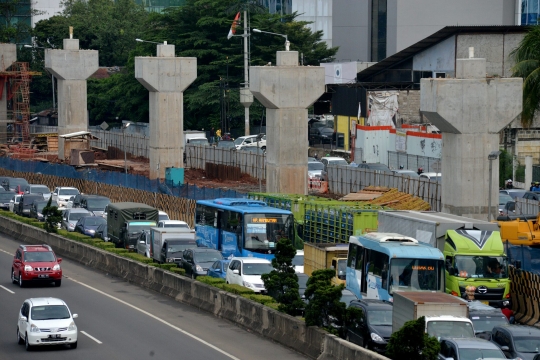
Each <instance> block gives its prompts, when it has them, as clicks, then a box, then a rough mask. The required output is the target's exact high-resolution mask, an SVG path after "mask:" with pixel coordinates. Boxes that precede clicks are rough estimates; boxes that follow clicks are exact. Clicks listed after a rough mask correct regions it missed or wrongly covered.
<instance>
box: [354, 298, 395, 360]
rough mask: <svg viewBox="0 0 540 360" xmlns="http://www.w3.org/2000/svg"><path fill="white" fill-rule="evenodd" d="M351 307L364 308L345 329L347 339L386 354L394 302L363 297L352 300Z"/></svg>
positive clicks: (390, 332)
mask: <svg viewBox="0 0 540 360" xmlns="http://www.w3.org/2000/svg"><path fill="white" fill-rule="evenodd" d="M350 307H351V308H357V309H360V310H362V314H361V315H360V317H359V318H357V319H354V320H353V321H352V322H351V324H350V325H349V326H347V328H346V329H345V331H346V332H345V334H346V335H345V336H346V339H347V341H350V342H352V343H353V344H356V345H359V346H363V347H365V348H366V349H370V350H373V351H375V352H378V353H380V354H384V353H385V352H386V346H387V345H388V340H390V336H391V335H392V308H393V307H392V304H391V303H389V302H387V301H382V300H376V299H362V300H355V301H353V302H351V303H350Z"/></svg>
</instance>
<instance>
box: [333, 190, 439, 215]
mask: <svg viewBox="0 0 540 360" xmlns="http://www.w3.org/2000/svg"><path fill="white" fill-rule="evenodd" d="M340 200H343V201H365V202H367V203H369V204H372V205H380V206H388V207H390V208H392V209H394V210H417V211H421V210H430V209H431V207H430V205H429V203H427V202H425V201H424V200H422V199H420V198H418V197H416V196H413V195H411V194H406V193H403V192H401V191H398V190H397V189H395V188H388V187H384V186H368V187H365V188H364V189H363V190H361V191H359V192H356V193H350V194H348V195H346V196H344V197H342V198H341V199H340Z"/></svg>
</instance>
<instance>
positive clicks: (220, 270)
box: [208, 259, 231, 280]
mask: <svg viewBox="0 0 540 360" xmlns="http://www.w3.org/2000/svg"><path fill="white" fill-rule="evenodd" d="M230 262H231V261H230V260H229V259H222V260H218V261H216V262H215V263H213V264H212V266H210V268H208V276H211V277H215V278H221V279H223V280H225V278H226V277H227V267H228V266H229V263H230Z"/></svg>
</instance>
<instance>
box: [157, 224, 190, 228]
mask: <svg viewBox="0 0 540 360" xmlns="http://www.w3.org/2000/svg"><path fill="white" fill-rule="evenodd" d="M163 227H165V228H184V229H189V225H188V224H163Z"/></svg>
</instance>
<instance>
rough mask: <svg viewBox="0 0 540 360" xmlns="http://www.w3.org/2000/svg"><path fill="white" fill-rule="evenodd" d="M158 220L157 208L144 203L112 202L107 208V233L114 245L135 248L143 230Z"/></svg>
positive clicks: (152, 225) (148, 228) (155, 223)
mask: <svg viewBox="0 0 540 360" xmlns="http://www.w3.org/2000/svg"><path fill="white" fill-rule="evenodd" d="M157 222H158V210H157V209H155V208H153V207H151V206H148V205H146V204H140V203H132V202H123V203H112V204H109V205H108V208H107V235H108V236H109V238H110V241H111V242H113V243H114V244H115V245H116V247H120V248H125V249H129V250H135V249H136V247H137V239H138V238H139V235H140V234H141V232H143V231H144V230H150V228H152V227H155V226H156V225H157Z"/></svg>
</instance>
